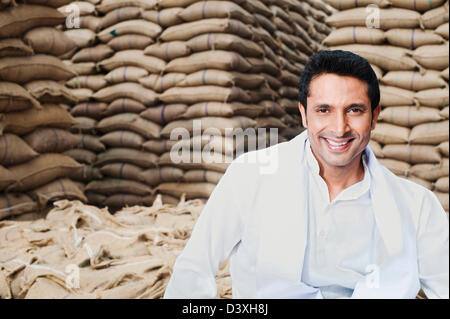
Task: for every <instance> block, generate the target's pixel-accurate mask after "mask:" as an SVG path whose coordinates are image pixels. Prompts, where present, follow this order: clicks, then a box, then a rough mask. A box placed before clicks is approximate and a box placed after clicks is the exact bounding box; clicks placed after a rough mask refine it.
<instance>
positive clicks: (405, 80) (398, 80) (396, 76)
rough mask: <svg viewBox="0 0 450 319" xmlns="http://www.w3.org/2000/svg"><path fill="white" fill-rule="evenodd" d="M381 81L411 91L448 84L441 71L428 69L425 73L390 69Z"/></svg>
mask: <svg viewBox="0 0 450 319" xmlns="http://www.w3.org/2000/svg"><path fill="white" fill-rule="evenodd" d="M381 82H382V83H383V84H385V85H389V86H396V87H399V88H402V89H406V90H411V91H420V90H426V89H432V88H440V87H445V86H446V85H447V84H446V82H445V81H444V80H443V79H442V78H441V76H440V74H439V72H437V71H433V70H427V71H426V72H425V73H423V74H420V73H419V72H415V71H390V72H388V73H386V74H385V75H384V76H383V78H382V79H381Z"/></svg>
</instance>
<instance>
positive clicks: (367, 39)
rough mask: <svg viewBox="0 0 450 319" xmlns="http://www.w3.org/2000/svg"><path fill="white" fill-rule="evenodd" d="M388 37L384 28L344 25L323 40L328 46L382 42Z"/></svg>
mask: <svg viewBox="0 0 450 319" xmlns="http://www.w3.org/2000/svg"><path fill="white" fill-rule="evenodd" d="M385 39H386V37H385V34H384V32H383V31H382V30H379V29H373V28H366V27H355V26H353V27H344V28H339V29H335V30H333V31H332V32H331V33H330V34H329V35H328V36H327V37H326V38H325V40H324V41H323V44H326V45H328V46H334V45H343V44H352V43H361V44H372V45H373V44H382V43H383V42H384V40H385Z"/></svg>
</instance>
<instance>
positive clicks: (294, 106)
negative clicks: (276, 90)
mask: <svg viewBox="0 0 450 319" xmlns="http://www.w3.org/2000/svg"><path fill="white" fill-rule="evenodd" d="M277 103H278V104H279V105H280V106H281V108H282V109H283V110H284V111H286V112H288V113H294V112H297V111H298V101H296V100H290V99H286V98H280V99H277Z"/></svg>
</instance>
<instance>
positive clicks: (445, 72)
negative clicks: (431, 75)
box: [441, 68, 449, 81]
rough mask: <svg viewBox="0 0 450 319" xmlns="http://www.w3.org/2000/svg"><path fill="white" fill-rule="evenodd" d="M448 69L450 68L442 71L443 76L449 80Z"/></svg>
mask: <svg viewBox="0 0 450 319" xmlns="http://www.w3.org/2000/svg"><path fill="white" fill-rule="evenodd" d="M448 69H449V68H446V69H445V70H444V71H442V72H441V76H442V78H444V79H446V80H447V81H448V78H449V77H448Z"/></svg>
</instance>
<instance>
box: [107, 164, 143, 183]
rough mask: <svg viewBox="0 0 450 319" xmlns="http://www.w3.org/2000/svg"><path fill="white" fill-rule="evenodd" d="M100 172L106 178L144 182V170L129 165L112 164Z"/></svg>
mask: <svg viewBox="0 0 450 319" xmlns="http://www.w3.org/2000/svg"><path fill="white" fill-rule="evenodd" d="M100 171H101V172H102V174H103V175H104V176H108V177H112V178H119V179H128V180H134V181H138V182H144V178H143V175H142V173H143V171H144V170H143V169H142V168H140V167H139V166H136V165H132V164H129V163H112V164H108V165H105V166H103V167H102V168H101V169H100ZM147 185H149V184H147Z"/></svg>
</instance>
